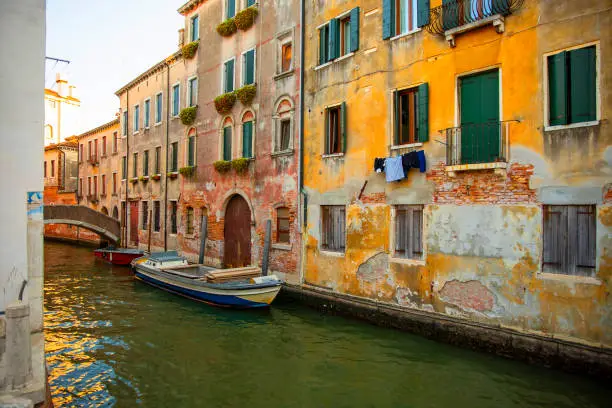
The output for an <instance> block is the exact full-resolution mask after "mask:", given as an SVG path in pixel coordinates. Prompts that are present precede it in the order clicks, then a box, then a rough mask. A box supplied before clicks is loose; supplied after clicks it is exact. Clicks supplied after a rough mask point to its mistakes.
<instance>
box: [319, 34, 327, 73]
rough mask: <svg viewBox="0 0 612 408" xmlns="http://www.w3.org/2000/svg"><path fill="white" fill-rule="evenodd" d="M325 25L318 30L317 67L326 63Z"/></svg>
mask: <svg viewBox="0 0 612 408" xmlns="http://www.w3.org/2000/svg"><path fill="white" fill-rule="evenodd" d="M327 27H328V26H327V25H325V26H323V27H321V28H320V29H319V65H322V64H325V63H326V62H327V38H326V37H327V36H326V35H325V33H326V32H327Z"/></svg>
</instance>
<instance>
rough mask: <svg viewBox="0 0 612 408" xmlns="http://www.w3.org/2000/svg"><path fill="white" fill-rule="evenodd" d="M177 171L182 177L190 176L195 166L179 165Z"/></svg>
mask: <svg viewBox="0 0 612 408" xmlns="http://www.w3.org/2000/svg"><path fill="white" fill-rule="evenodd" d="M179 173H181V175H182V176H183V177H191V176H193V174H194V173H195V166H185V167H181V168H180V169H179Z"/></svg>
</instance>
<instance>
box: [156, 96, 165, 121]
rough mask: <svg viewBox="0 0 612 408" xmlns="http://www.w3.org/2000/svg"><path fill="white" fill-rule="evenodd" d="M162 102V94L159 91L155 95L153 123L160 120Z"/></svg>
mask: <svg viewBox="0 0 612 408" xmlns="http://www.w3.org/2000/svg"><path fill="white" fill-rule="evenodd" d="M163 103H164V102H163V95H162V93H161V92H160V93H158V94H157V95H155V123H161V121H162V109H163V105H162V104H163Z"/></svg>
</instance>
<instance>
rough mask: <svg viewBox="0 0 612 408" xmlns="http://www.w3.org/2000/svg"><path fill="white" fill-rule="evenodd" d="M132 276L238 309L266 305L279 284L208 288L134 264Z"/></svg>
mask: <svg viewBox="0 0 612 408" xmlns="http://www.w3.org/2000/svg"><path fill="white" fill-rule="evenodd" d="M134 276H135V277H136V278H137V279H138V280H140V281H142V282H145V283H147V284H149V285H152V286H155V287H157V288H159V289H163V290H165V291H167V292H171V293H174V294H177V295H181V296H184V297H187V298H189V299H192V300H196V301H199V302H204V303H208V304H211V305H215V306H221V307H231V308H238V309H247V308H260V307H268V306H270V304H271V303H272V301H273V300H274V298H276V295H278V292H279V291H280V288H281V285H280V283H279V284H278V285H274V286H267V287H260V288H252V289H228V290H224V289H219V288H210V287H205V286H201V285H197V284H194V283H190V282H187V281H185V280H174V279H171V278H168V277H167V276H164V275H163V273H162V274H159V273H156V272H152V271H148V270H146V269H145V268H142V267H141V266H139V265H136V266H134Z"/></svg>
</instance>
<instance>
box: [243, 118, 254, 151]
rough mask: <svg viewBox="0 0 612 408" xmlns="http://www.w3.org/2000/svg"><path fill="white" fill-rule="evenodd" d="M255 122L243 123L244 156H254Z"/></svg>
mask: <svg viewBox="0 0 612 408" xmlns="http://www.w3.org/2000/svg"><path fill="white" fill-rule="evenodd" d="M252 147H253V122H245V123H243V124H242V157H245V158H247V159H248V158H251V157H253V152H252V150H253V149H252Z"/></svg>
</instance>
